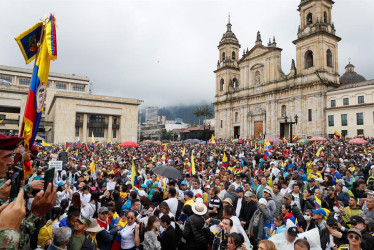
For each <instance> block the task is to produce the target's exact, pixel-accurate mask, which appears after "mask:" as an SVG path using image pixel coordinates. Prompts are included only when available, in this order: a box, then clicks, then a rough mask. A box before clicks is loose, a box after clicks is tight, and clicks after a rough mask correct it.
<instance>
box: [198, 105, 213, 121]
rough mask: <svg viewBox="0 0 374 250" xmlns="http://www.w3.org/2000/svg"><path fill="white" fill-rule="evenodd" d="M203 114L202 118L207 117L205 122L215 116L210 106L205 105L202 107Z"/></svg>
mask: <svg viewBox="0 0 374 250" xmlns="http://www.w3.org/2000/svg"><path fill="white" fill-rule="evenodd" d="M201 114H202V116H204V117H205V120H206V118H207V117H209V116H212V115H213V112H212V110H211V109H210V108H209V106H208V105H205V106H202V107H201Z"/></svg>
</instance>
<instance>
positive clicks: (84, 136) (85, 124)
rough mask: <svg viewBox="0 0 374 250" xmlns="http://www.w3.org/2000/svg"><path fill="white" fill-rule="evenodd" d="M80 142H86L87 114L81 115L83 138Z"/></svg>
mask: <svg viewBox="0 0 374 250" xmlns="http://www.w3.org/2000/svg"><path fill="white" fill-rule="evenodd" d="M82 142H84V143H86V142H87V114H83V138H82Z"/></svg>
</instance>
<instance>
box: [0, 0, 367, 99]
mask: <svg viewBox="0 0 374 250" xmlns="http://www.w3.org/2000/svg"><path fill="white" fill-rule="evenodd" d="M335 2H336V3H335V5H334V7H333V12H332V15H333V22H334V23H335V28H336V34H337V35H338V36H340V37H341V38H342V41H341V42H340V43H339V72H340V74H341V75H342V74H343V73H344V67H345V65H346V64H348V58H349V57H350V58H351V63H353V64H354V65H355V66H356V71H357V72H358V73H360V74H362V75H363V76H364V77H366V79H373V78H374V63H373V58H374V1H373V0H335ZM299 3H300V0H245V1H238V0H227V1H226V0H224V1H217V0H211V1H204V0H199V1H198V0H190V1H187V0H173V1H158V0H152V1H139V0H133V1H113V0H105V1H104V0H102V1H97V0H96V1H95V0H86V1H78V0H74V1H68V0H64V1H54V0H48V1H35V0H33V1H30V0H27V1H18V0H1V2H0V8H1V10H2V11H1V15H0V24H1V36H0V47H1V53H0V64H2V65H10V66H16V67H27V68H31V67H32V65H33V63H30V65H27V66H26V65H25V62H24V59H23V56H22V54H21V52H20V50H19V48H18V45H17V44H16V42H15V40H14V37H15V36H17V35H18V34H20V33H21V32H23V31H24V30H26V29H28V28H29V27H31V26H32V25H33V24H35V23H36V22H37V21H38V20H39V19H40V18H42V17H44V16H45V15H46V14H48V13H50V12H52V13H54V14H55V16H56V19H57V24H58V29H57V48H58V59H57V61H55V62H52V64H51V69H50V70H51V71H52V72H58V73H66V74H76V75H82V76H88V77H89V78H90V80H91V82H92V83H93V91H94V93H95V94H103V95H111V96H120V97H130V98H136V99H141V100H144V105H158V106H163V105H179V104H190V103H200V102H212V101H213V100H214V95H215V93H214V92H215V75H214V73H213V71H214V70H215V69H216V65H217V60H218V50H217V45H218V43H219V41H220V39H221V37H222V34H223V33H224V32H225V30H226V24H227V16H228V12H230V13H231V23H232V30H233V32H234V33H235V34H236V37H237V38H238V39H239V42H240V44H241V46H242V48H241V50H240V55H242V49H244V48H245V49H246V48H247V47H248V48H249V49H251V48H252V47H253V46H254V42H255V39H256V32H257V31H258V30H260V31H261V35H262V40H263V44H265V45H266V44H267V42H268V40H269V38H270V37H273V36H275V38H276V41H277V45H278V47H280V48H283V52H282V69H283V71H284V73H286V74H288V73H289V69H290V66H291V59H293V58H295V55H296V50H295V46H294V45H293V44H292V41H293V40H295V39H296V33H297V27H298V25H299V22H300V19H299V13H298V12H297V10H296V9H297V6H298V4H299Z"/></svg>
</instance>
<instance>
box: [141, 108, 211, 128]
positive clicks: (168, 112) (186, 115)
mask: <svg viewBox="0 0 374 250" xmlns="http://www.w3.org/2000/svg"><path fill="white" fill-rule="evenodd" d="M205 105H208V106H209V108H210V110H211V111H212V113H213V115H212V116H210V117H207V119H211V118H213V117H214V107H213V105H212V104H200V105H180V106H167V107H162V108H159V109H158V115H159V116H166V120H172V121H174V120H175V119H176V118H182V121H183V122H184V123H188V124H192V125H193V124H196V125H197V124H199V118H197V117H196V116H195V115H194V114H193V113H194V112H195V110H196V108H197V107H201V106H205ZM141 111H142V113H141V122H145V107H143V108H142V109H141ZM203 120H204V117H200V124H202V123H203Z"/></svg>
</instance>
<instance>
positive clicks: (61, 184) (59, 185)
mask: <svg viewBox="0 0 374 250" xmlns="http://www.w3.org/2000/svg"><path fill="white" fill-rule="evenodd" d="M64 185H66V183H65V182H63V181H60V182H59V183H58V185H57V187H61V186H64Z"/></svg>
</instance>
